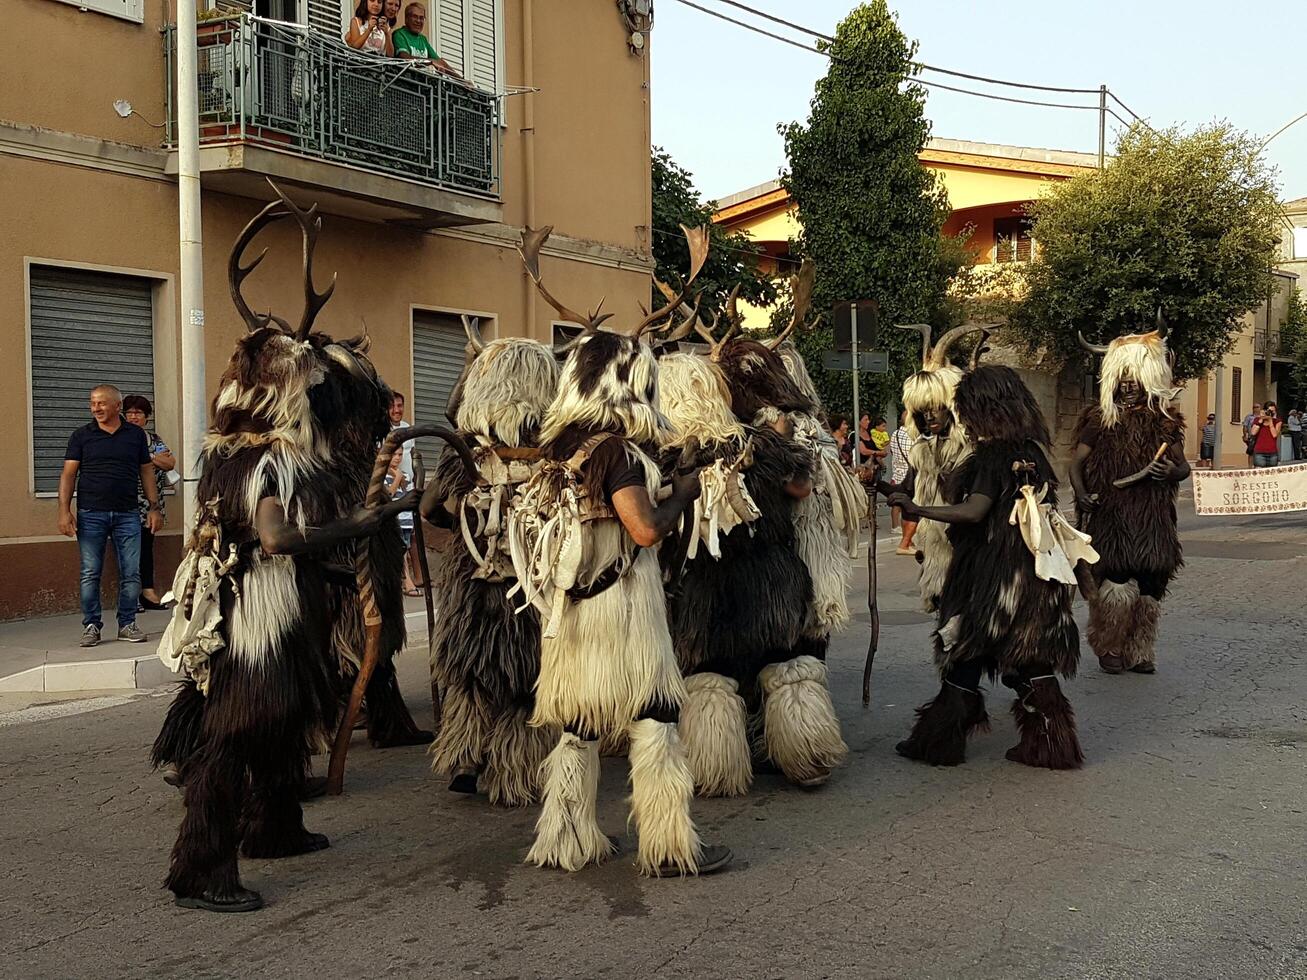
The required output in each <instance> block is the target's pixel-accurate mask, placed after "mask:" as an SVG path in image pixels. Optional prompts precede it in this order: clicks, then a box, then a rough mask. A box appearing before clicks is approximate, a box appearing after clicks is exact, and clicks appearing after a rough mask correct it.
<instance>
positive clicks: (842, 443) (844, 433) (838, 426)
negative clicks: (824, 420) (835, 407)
mask: <svg viewBox="0 0 1307 980" xmlns="http://www.w3.org/2000/svg"><path fill="white" fill-rule="evenodd" d="M830 434H831V438H832V439H834V440H835V445H836V446H838V447H839V451H840V462H841V463H843V464H844V465H845V466H852V465H853V440H852V439H850V438H849V420H848V417H847V416H844V415H838V414H837V415H832V416H831V417H830Z"/></svg>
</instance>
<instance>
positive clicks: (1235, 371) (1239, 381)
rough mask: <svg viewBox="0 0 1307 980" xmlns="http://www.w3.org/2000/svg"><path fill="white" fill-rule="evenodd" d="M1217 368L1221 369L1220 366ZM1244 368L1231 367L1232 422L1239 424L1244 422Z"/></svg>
mask: <svg viewBox="0 0 1307 980" xmlns="http://www.w3.org/2000/svg"><path fill="white" fill-rule="evenodd" d="M1217 370H1220V368H1218V369H1217ZM1242 411H1243V369H1242V368H1230V423H1231V424H1232V425H1239V424H1240V423H1241V422H1243V416H1242V415H1241V414H1240V413H1241V412H1242Z"/></svg>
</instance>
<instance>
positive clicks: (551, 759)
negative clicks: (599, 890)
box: [526, 732, 615, 871]
mask: <svg viewBox="0 0 1307 980" xmlns="http://www.w3.org/2000/svg"><path fill="white" fill-rule="evenodd" d="M540 783H541V787H542V798H543V804H544V805H543V806H542V807H541V810H540V818H539V819H538V820H537V821H536V839H535V843H533V844H532V845H531V850H530V852H529V853H528V854H527V856H526V859H527V862H528V863H529V864H534V865H536V866H538V867H541V868H563V869H565V870H567V871H580V870H581V869H582V868H584V867H585V866H586V865H588V864H599V863H601V862H602V861H603V860H604V859H605V858H607V857H608V856H609V855H610V854H612V853H613V851H614V850H615V848H614V847H613V842H612V841H610V840H609V839H608V837H607V836H605V834H604V832H603V831H602V830H600V829H599V820H598V818H597V816H596V815H595V803H596V801H597V800H598V797H599V747H598V745H597V744H596V743H595V742H584V741H582V740H581V739H579V738H577V737H576V736H575V735H573V734H571V733H570V732H564V733H563V736H562V738H560V739H559V740H558V745H557V746H556V747H555V748H554V750H553V751H552V752H550V753H549V756H548V757H547V758H546V759H545V761H544V765H543V766H542V767H541V773H540Z"/></svg>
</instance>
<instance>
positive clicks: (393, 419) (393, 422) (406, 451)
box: [387, 392, 422, 596]
mask: <svg viewBox="0 0 1307 980" xmlns="http://www.w3.org/2000/svg"><path fill="white" fill-rule="evenodd" d="M408 427H409V426H408V423H407V422H405V421H404V396H403V395H402V394H400V393H399V392H395V393H394V395H393V396H392V397H391V400H390V430H391V431H392V432H393V431H395V430H396V429H407V428H408ZM387 479H388V481H389V483H390V496H391V499H392V500H399V499H400V498H402V497H405V496H407V495H408V494H409V493H411V492H412V490H413V443H412V442H411V441H410V442H406V443H404V444H403V445H402V446H401V447H400V448H399V449H398V451H396V453H395V455H394V458H393V459H391V461H390V473H389V475H388V477H387ZM399 533H400V535H401V536H402V537H403V538H404V594H405V595H409V596H417V595H421V594H422V592H421V589H422V583H421V582H419V581H418V579H419V578H421V575H420V574H419V571H418V570H419V569H420V568H421V567H422V565H421V563H420V562H419V560H418V555H417V546H416V542H415V541H414V538H413V512H412V511H411V510H406V511H404V512H403V513H402V514H400V515H399Z"/></svg>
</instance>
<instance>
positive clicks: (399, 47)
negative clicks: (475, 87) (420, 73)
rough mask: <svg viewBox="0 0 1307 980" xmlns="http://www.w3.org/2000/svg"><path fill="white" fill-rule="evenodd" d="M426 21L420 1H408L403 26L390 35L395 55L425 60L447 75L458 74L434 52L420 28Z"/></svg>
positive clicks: (425, 14) (425, 11)
mask: <svg viewBox="0 0 1307 980" xmlns="http://www.w3.org/2000/svg"><path fill="white" fill-rule="evenodd" d="M426 23H427V8H426V7H424V6H422V4H420V3H410V4H409V5H408V6H407V7H405V8H404V26H403V27H401V28H400V29H399V30H397V31H396V32H395V33H394V34H392V35H391V36H390V40H391V43H392V44H394V46H395V57H397V58H410V59H412V60H414V61H425V62H426V63H427V64H428V65H430V66H431V67H432V68H435V69H436V70H437V71H443V72H444V73H445V74H447V75H454V76H456V77H457V76H458V72H456V71H454V68H453V66H452V65H451V64H450V63H449V62H448V61H446V60H445V59H444V58H442V57H440V55H439V54H437V53H436V49H435V48H434V47H432V46H431V42H430V41H428V40H427V37H426V35H425V34H423V33H422V29H423V28H424V27H425V26H426Z"/></svg>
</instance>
